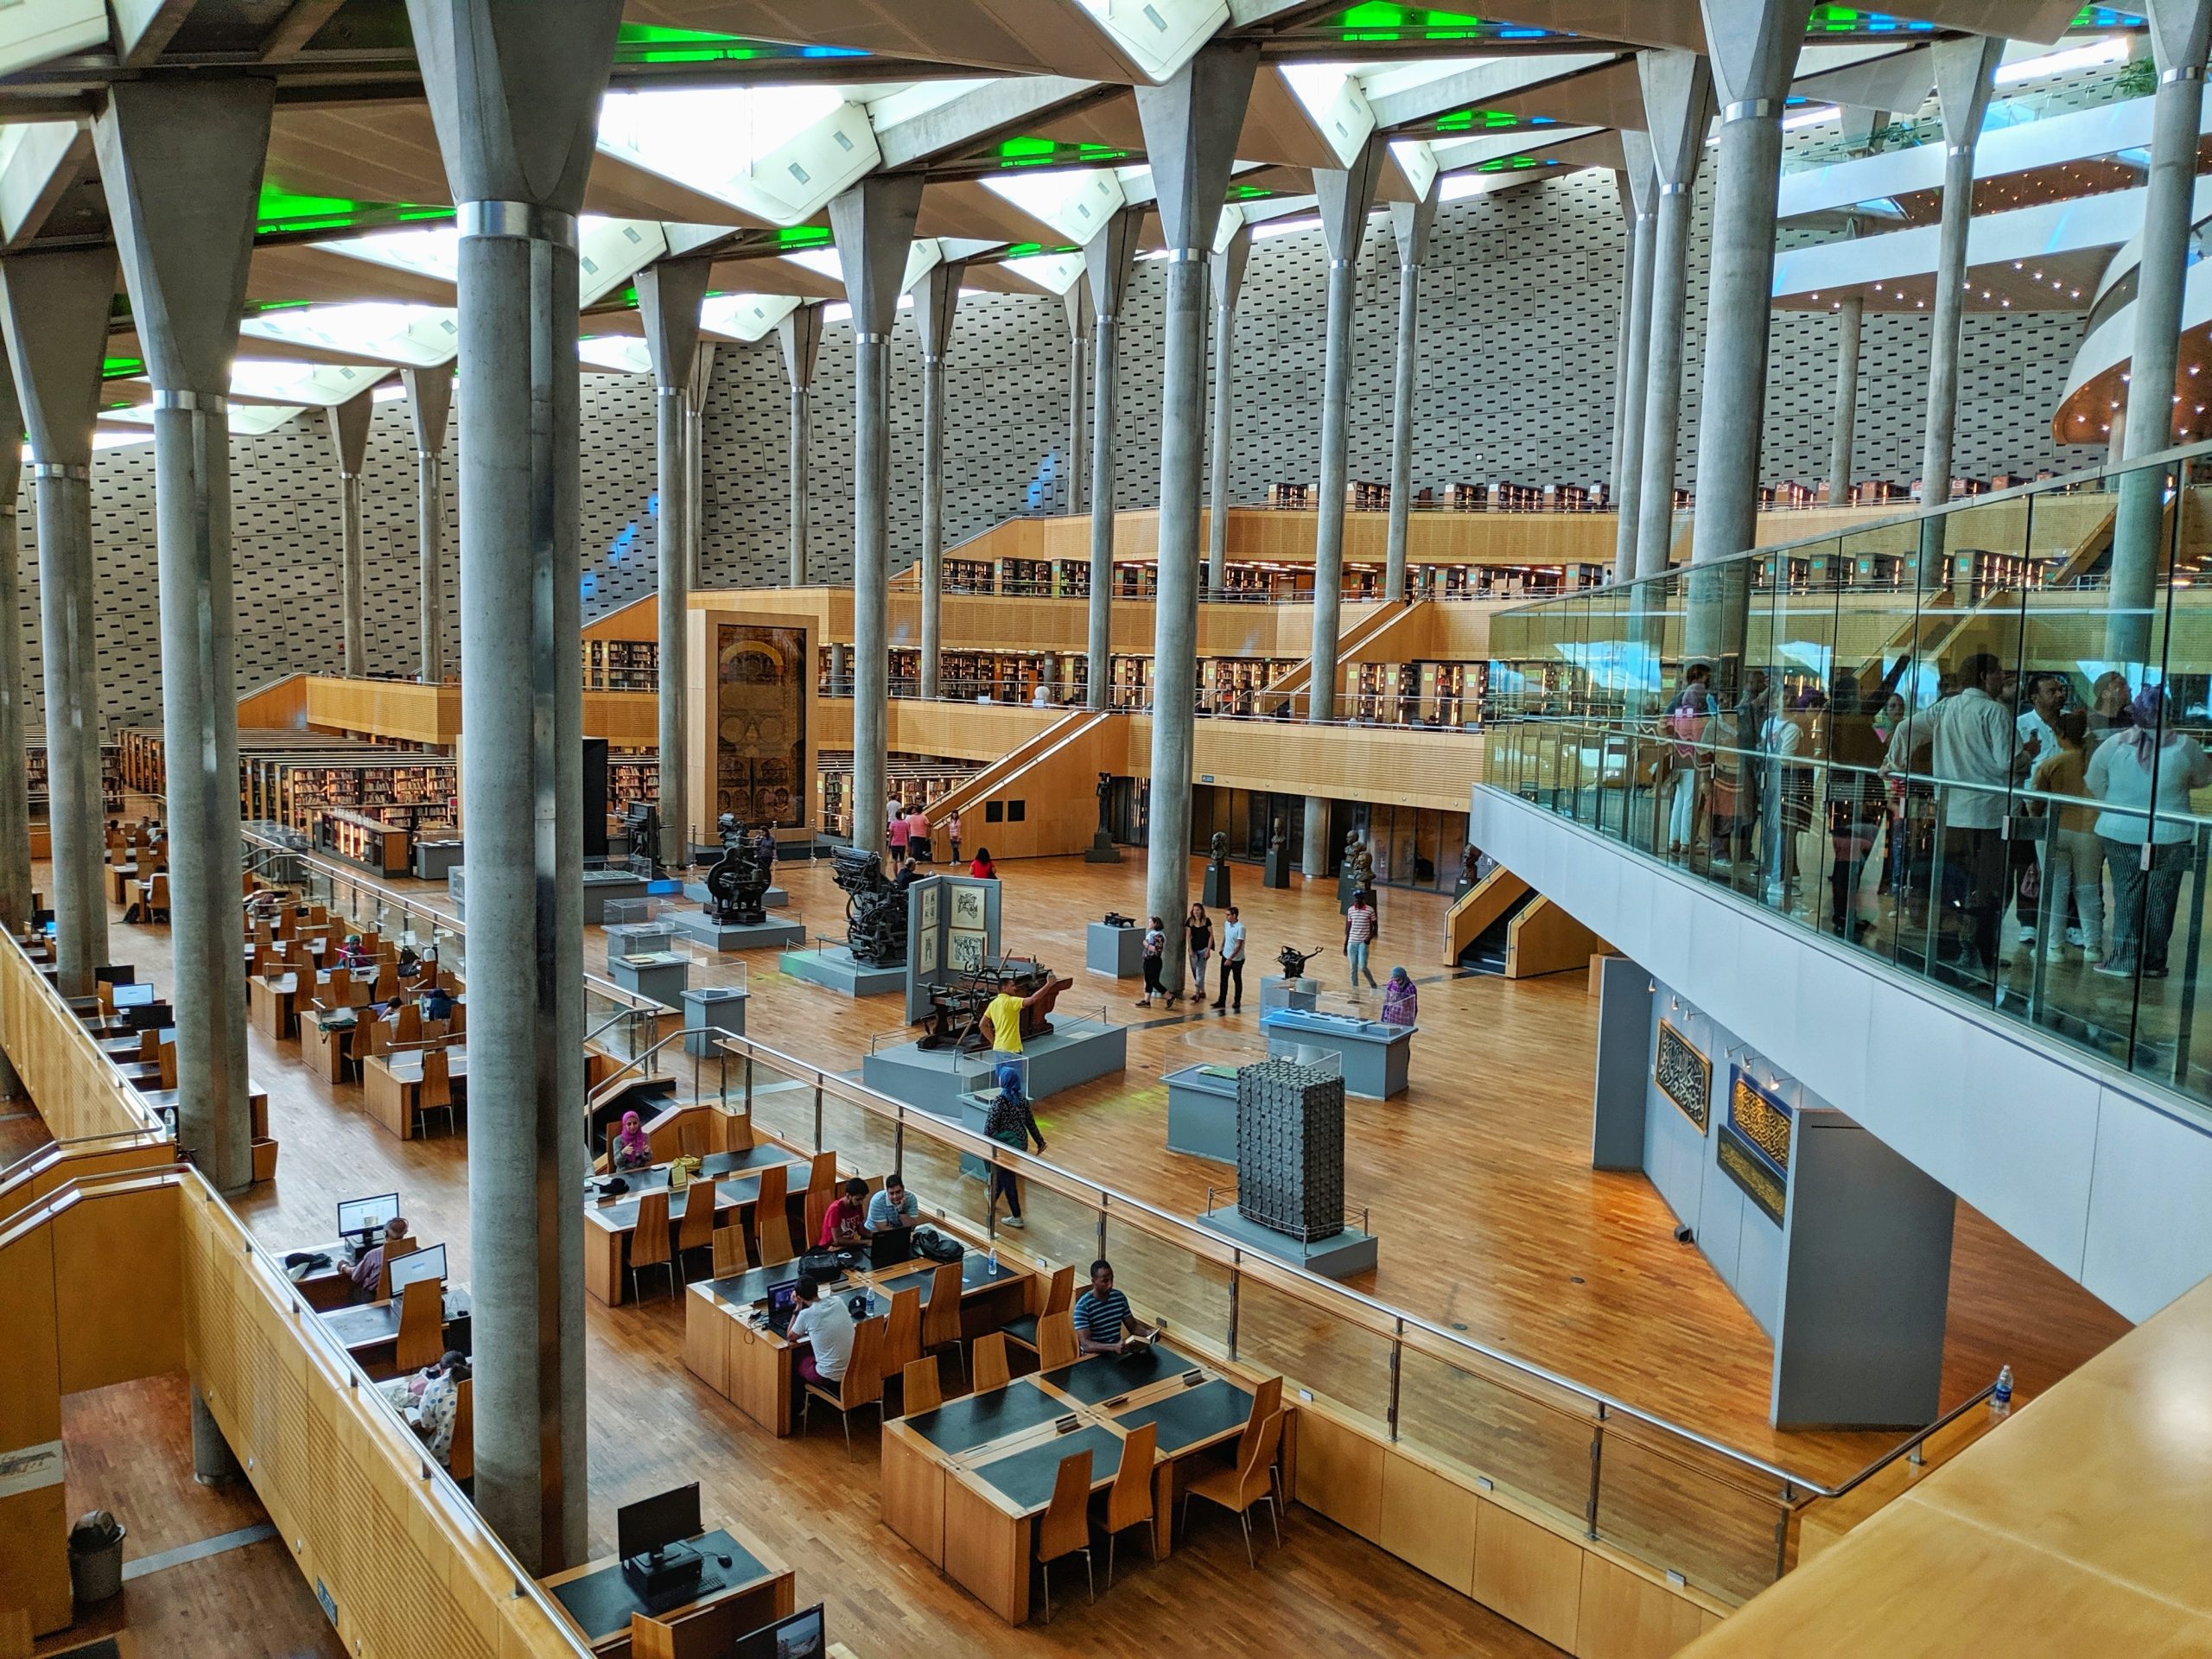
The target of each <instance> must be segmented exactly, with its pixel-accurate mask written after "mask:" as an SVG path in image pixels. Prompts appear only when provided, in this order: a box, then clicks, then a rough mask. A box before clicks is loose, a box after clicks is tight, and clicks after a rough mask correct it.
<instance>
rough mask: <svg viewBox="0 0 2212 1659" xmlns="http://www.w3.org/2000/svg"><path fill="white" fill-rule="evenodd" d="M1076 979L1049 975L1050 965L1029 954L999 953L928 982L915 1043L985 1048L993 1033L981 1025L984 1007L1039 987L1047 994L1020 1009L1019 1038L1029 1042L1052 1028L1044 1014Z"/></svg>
mask: <svg viewBox="0 0 2212 1659" xmlns="http://www.w3.org/2000/svg"><path fill="white" fill-rule="evenodd" d="M1074 983H1075V982H1074V981H1073V980H1071V979H1055V978H1053V977H1052V969H1049V968H1046V967H1045V966H1044V965H1043V964H1041V963H1039V962H1038V961H1037V959H1036V958H1035V957H998V958H996V959H995V960H993V961H991V962H988V963H984V965H983V966H982V967H981V968H978V969H976V970H975V971H974V972H973V973H969V974H963V975H962V976H960V978H959V980H958V981H957V982H955V983H952V984H950V985H941V984H933V985H931V987H930V1008H929V1013H928V1014H925V1016H924V1019H925V1021H926V1022H927V1027H926V1029H925V1030H924V1032H923V1033H922V1034H921V1036H920V1037H919V1038H918V1039H916V1042H915V1045H914V1046H916V1047H917V1048H924V1049H938V1048H951V1049H957V1050H958V1051H959V1052H961V1053H963V1054H972V1053H974V1052H976V1051H977V1050H979V1049H985V1048H988V1047H989V1046H991V1036H990V1033H988V1031H985V1030H984V1029H983V1010H984V1009H985V1008H986V1007H988V1006H989V1005H990V1001H991V999H992V998H993V997H995V996H999V995H1010V996H1023V997H1026V996H1030V995H1034V994H1035V993H1037V992H1039V991H1040V990H1041V991H1043V992H1044V993H1045V995H1042V996H1039V997H1038V999H1037V1001H1034V1002H1033V1003H1031V1004H1030V1005H1029V1006H1028V1007H1026V1008H1024V1009H1022V1011H1021V1038H1022V1040H1023V1041H1024V1042H1027V1041H1029V1040H1031V1039H1033V1038H1038V1037H1042V1036H1045V1035H1046V1034H1047V1033H1050V1032H1051V1030H1052V1020H1050V1019H1049V1018H1048V1017H1047V1016H1049V1015H1050V1014H1051V1013H1052V1008H1053V1005H1054V1004H1056V1003H1057V1002H1058V1001H1059V998H1060V993H1061V992H1062V991H1065V990H1066V989H1067V988H1069V987H1070V986H1071V985H1073V984H1074Z"/></svg>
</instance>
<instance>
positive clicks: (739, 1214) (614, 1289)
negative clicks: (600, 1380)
mask: <svg viewBox="0 0 2212 1659" xmlns="http://www.w3.org/2000/svg"><path fill="white" fill-rule="evenodd" d="M776 1164H782V1165H784V1166H786V1167H787V1168H789V1169H791V1170H796V1171H797V1172H798V1174H797V1179H798V1181H799V1182H800V1183H801V1185H800V1188H799V1190H798V1191H797V1192H787V1194H786V1197H785V1205H786V1206H787V1211H788V1210H789V1209H790V1208H796V1209H797V1211H798V1214H799V1216H800V1217H801V1219H804V1216H805V1211H806V1192H805V1188H804V1181H805V1179H806V1171H807V1160H805V1159H804V1158H801V1157H800V1156H798V1154H796V1153H791V1152H786V1151H785V1149H784V1148H783V1147H779V1146H776V1145H774V1144H773V1143H767V1142H764V1143H763V1144H762V1145H760V1146H757V1147H749V1148H748V1149H747V1150H746V1151H743V1152H716V1153H709V1154H708V1155H707V1156H706V1157H705V1158H704V1159H703V1160H701V1162H700V1165H699V1173H697V1174H696V1175H695V1176H693V1177H692V1178H691V1181H690V1185H688V1186H686V1187H685V1188H684V1190H683V1192H674V1193H671V1194H670V1195H669V1200H668V1218H669V1220H670V1221H671V1223H674V1222H677V1221H681V1220H682V1219H683V1214H684V1211H685V1210H686V1209H687V1208H688V1207H689V1206H690V1202H691V1200H692V1198H693V1197H694V1195H695V1194H696V1192H698V1191H699V1189H700V1188H702V1187H705V1186H711V1187H712V1188H713V1189H714V1194H715V1226H716V1227H742V1226H744V1225H746V1224H747V1223H748V1222H750V1221H751V1220H752V1219H753V1206H754V1205H757V1204H758V1203H759V1202H760V1172H761V1171H762V1170H764V1169H766V1168H769V1167H770V1166H773V1165H776ZM601 1179H605V1178H601ZM621 1179H623V1180H625V1181H626V1182H628V1183H629V1185H630V1191H629V1192H626V1193H625V1194H623V1195H622V1196H621V1197H620V1198H616V1199H615V1200H614V1201H613V1203H611V1204H609V1203H603V1202H601V1200H600V1198H597V1197H596V1196H595V1195H594V1194H593V1193H591V1192H586V1193H585V1194H584V1288H585V1289H586V1290H588V1291H589V1292H590V1293H591V1294H593V1295H594V1296H595V1297H597V1298H598V1299H599V1300H601V1301H602V1302H605V1303H607V1305H608V1306H613V1305H615V1304H617V1303H620V1302H621V1301H623V1300H626V1295H627V1290H628V1287H627V1282H626V1274H625V1273H624V1268H625V1267H626V1265H627V1263H628V1261H629V1253H630V1240H631V1237H632V1235H634V1234H635V1233H636V1232H637V1230H638V1205H639V1200H640V1199H641V1198H644V1196H645V1194H646V1193H647V1192H656V1191H660V1190H664V1189H665V1188H666V1187H667V1185H668V1166H666V1165H665V1164H656V1165H654V1166H652V1168H650V1169H635V1170H625V1171H623V1172H622V1173H621ZM786 1179H787V1180H788V1179H791V1178H790V1177H788V1176H787V1177H786ZM794 1237H796V1233H794Z"/></svg>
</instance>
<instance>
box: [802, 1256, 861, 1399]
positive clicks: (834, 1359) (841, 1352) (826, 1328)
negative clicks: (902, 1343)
mask: <svg viewBox="0 0 2212 1659" xmlns="http://www.w3.org/2000/svg"><path fill="white" fill-rule="evenodd" d="M785 1336H787V1337H789V1338H791V1341H792V1342H794V1343H800V1342H804V1343H805V1344H809V1351H808V1352H806V1353H804V1354H801V1355H800V1356H799V1357H798V1374H799V1380H800V1381H801V1382H804V1383H821V1384H822V1385H823V1387H824V1388H835V1387H836V1385H837V1383H839V1382H840V1381H841V1380H842V1378H843V1377H844V1375H845V1367H846V1366H847V1365H849V1364H850V1363H852V1358H853V1311H852V1309H850V1308H849V1307H848V1306H845V1299H844V1298H843V1297H842V1296H824V1295H823V1294H822V1281H820V1280H819V1279H817V1278H816V1277H815V1276H814V1275H813V1274H810V1273H803V1274H799V1276H798V1313H794V1314H792V1315H791V1328H790V1329H789V1330H788V1331H786V1332H785Z"/></svg>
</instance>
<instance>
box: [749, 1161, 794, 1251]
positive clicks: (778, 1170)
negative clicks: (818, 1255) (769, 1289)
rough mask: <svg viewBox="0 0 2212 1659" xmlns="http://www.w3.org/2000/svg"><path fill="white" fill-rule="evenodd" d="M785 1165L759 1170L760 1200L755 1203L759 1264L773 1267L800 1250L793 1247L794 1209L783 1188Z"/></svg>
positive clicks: (754, 1212) (754, 1214) (754, 1226)
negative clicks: (792, 1220)
mask: <svg viewBox="0 0 2212 1659" xmlns="http://www.w3.org/2000/svg"><path fill="white" fill-rule="evenodd" d="M784 1170H785V1166H784V1165H782V1164H771V1165H770V1166H768V1167H767V1168H766V1169H764V1170H762V1171H761V1172H760V1202H759V1203H758V1204H756V1205H753V1230H754V1231H755V1232H756V1233H757V1234H759V1235H760V1265H761V1266H762V1267H764V1268H772V1267H774V1266H775V1265H776V1264H777V1263H778V1262H788V1261H790V1260H791V1257H792V1256H793V1255H797V1254H798V1252H797V1251H795V1250H793V1249H791V1207H790V1205H789V1204H788V1203H787V1202H786V1201H785V1199H786V1194H785V1190H784V1184H785V1174H784Z"/></svg>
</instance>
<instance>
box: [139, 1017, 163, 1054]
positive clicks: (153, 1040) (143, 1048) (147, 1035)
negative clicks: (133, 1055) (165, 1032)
mask: <svg viewBox="0 0 2212 1659" xmlns="http://www.w3.org/2000/svg"><path fill="white" fill-rule="evenodd" d="M138 1058H140V1059H142V1060H149V1061H158V1060H159V1059H160V1058H162V1032H161V1027H158V1026H149V1027H146V1029H145V1030H143V1031H142V1032H140V1033H138Z"/></svg>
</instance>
